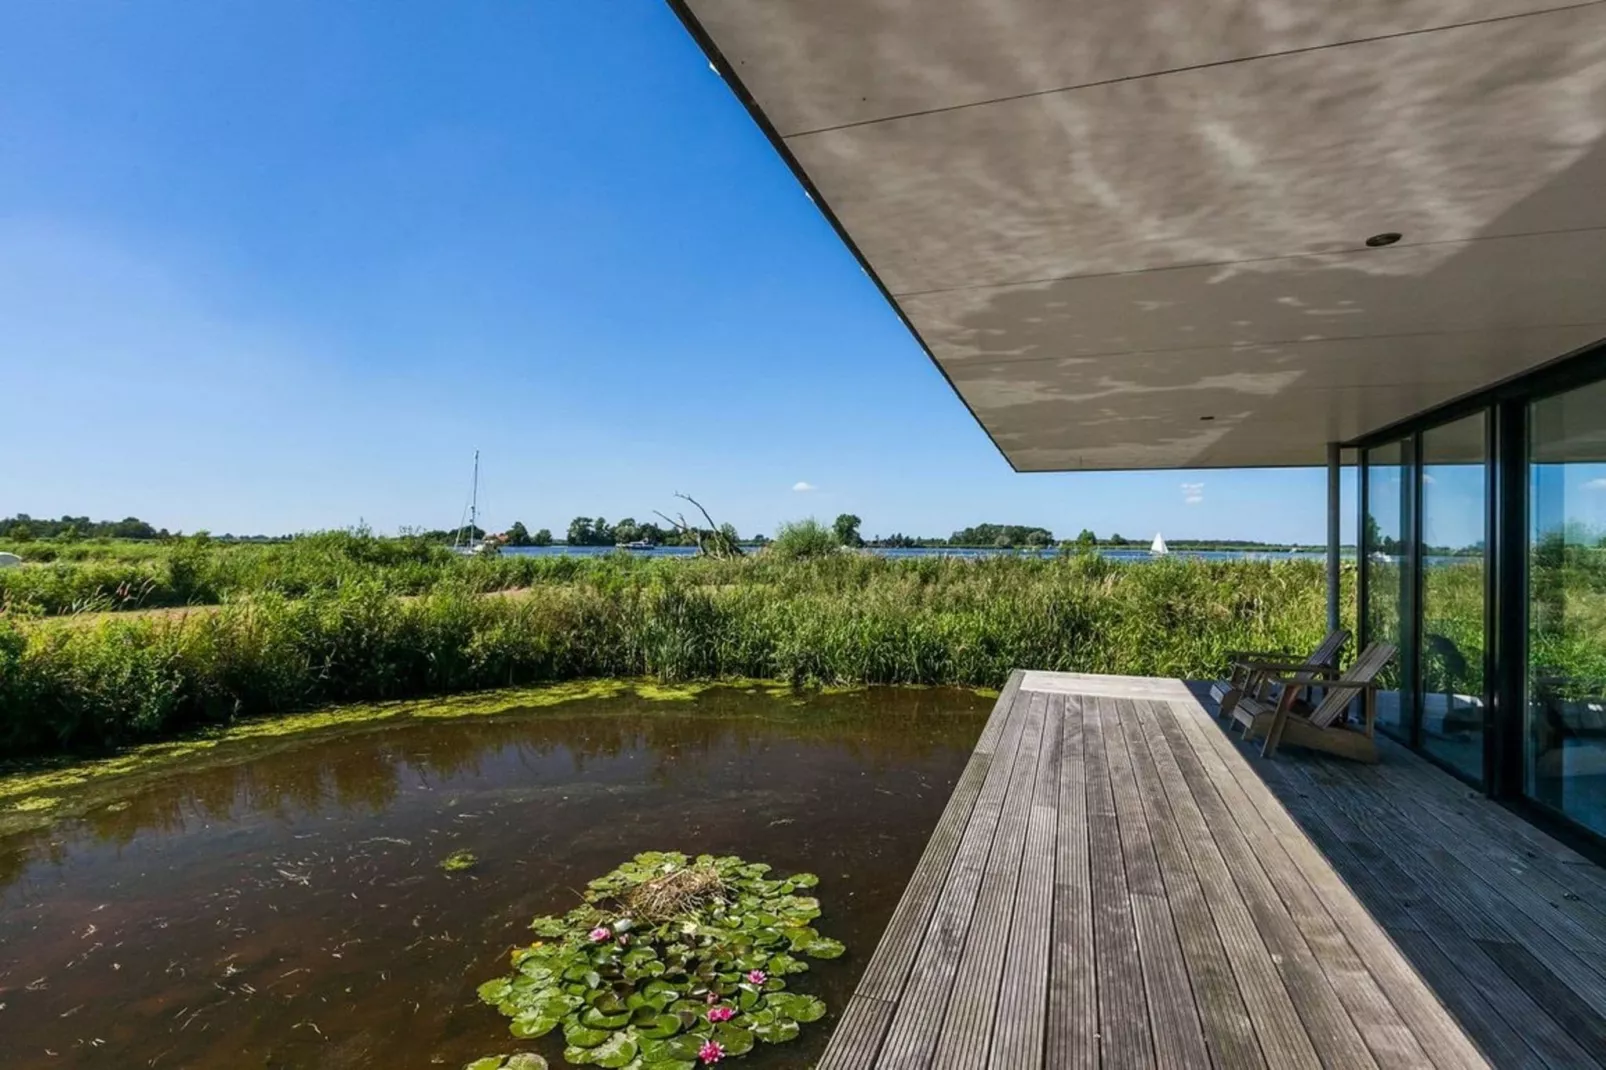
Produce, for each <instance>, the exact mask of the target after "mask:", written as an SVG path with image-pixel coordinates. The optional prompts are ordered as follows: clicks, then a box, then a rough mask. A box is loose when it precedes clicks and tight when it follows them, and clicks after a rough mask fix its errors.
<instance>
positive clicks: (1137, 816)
mask: <svg viewBox="0 0 1606 1070" xmlns="http://www.w3.org/2000/svg"><path fill="white" fill-rule="evenodd" d="M1135 701H1136V700H1134V699H1116V700H1115V701H1113V702H1105V703H1101V705H1100V724H1101V728H1102V730H1103V736H1104V751H1105V757H1106V758H1107V760H1108V763H1109V768H1110V786H1111V788H1112V791H1113V794H1114V797H1115V812H1116V818H1117V820H1118V822H1119V824H1120V827H1121V853H1122V858H1123V861H1124V862H1125V865H1126V875H1127V886H1128V888H1129V889H1130V891H1131V894H1132V917H1133V921H1134V922H1135V924H1136V928H1137V937H1138V963H1139V967H1140V970H1141V972H1142V975H1143V989H1144V992H1145V993H1146V994H1147V996H1148V1002H1149V1023H1150V1026H1151V1030H1150V1031H1151V1033H1152V1036H1153V1039H1154V1054H1155V1058H1156V1059H1157V1060H1158V1061H1159V1064H1160V1065H1161V1066H1164V1067H1207V1066H1209V1065H1210V1056H1209V1053H1208V1051H1207V1050H1206V1047H1205V1042H1204V1033H1203V1031H1202V1029H1201V1028H1200V1025H1199V1015H1198V1008H1197V1007H1196V1005H1195V1002H1194V996H1193V985H1192V983H1191V981H1190V980H1189V978H1188V971H1187V966H1186V964H1185V962H1184V959H1183V957H1182V945H1181V942H1180V940H1179V938H1178V936H1177V931H1176V924H1175V922H1174V921H1173V919H1172V916H1171V906H1170V903H1169V901H1168V900H1167V898H1166V886H1165V882H1164V880H1162V879H1161V875H1160V863H1159V860H1158V858H1157V857H1156V854H1155V848H1154V832H1153V831H1152V830H1151V829H1150V827H1149V819H1148V814H1147V811H1146V810H1145V809H1144V806H1143V799H1142V795H1141V794H1140V793H1139V791H1138V783H1137V774H1136V772H1135V771H1134V769H1133V765H1132V756H1131V754H1130V753H1129V751H1128V749H1127V741H1126V728H1125V726H1126V725H1127V724H1128V723H1136V721H1137V709H1136V706H1135V705H1134V702H1135Z"/></svg>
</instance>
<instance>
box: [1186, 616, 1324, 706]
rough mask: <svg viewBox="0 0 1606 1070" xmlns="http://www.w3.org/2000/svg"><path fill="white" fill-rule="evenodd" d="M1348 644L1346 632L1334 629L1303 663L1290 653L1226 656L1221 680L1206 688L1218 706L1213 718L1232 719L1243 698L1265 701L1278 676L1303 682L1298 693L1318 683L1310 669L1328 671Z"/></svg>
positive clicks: (1238, 652)
mask: <svg viewBox="0 0 1606 1070" xmlns="http://www.w3.org/2000/svg"><path fill="white" fill-rule="evenodd" d="M1348 642H1349V631H1348V630H1346V629H1344V628H1337V629H1335V630H1333V631H1332V632H1330V633H1328V636H1327V638H1326V639H1323V640H1322V641H1321V645H1319V646H1318V647H1317V648H1316V649H1315V650H1312V651H1311V652H1310V654H1309V655H1308V656H1307V657H1306V658H1305V660H1304V661H1299V660H1297V659H1296V656H1295V655H1293V654H1278V653H1270V654H1268V653H1250V652H1246V651H1234V652H1233V653H1232V654H1231V655H1229V656H1230V657H1231V659H1232V668H1231V669H1230V670H1229V671H1228V674H1227V677H1226V679H1224V680H1217V681H1216V682H1215V683H1214V684H1212V685H1210V697H1211V698H1213V699H1215V700H1216V702H1217V703H1218V704H1219V706H1218V709H1217V711H1216V716H1217V717H1230V716H1232V711H1233V707H1235V706H1237V705H1238V700H1239V699H1240V698H1242V697H1244V696H1245V695H1249V696H1251V697H1253V698H1257V699H1260V700H1261V701H1263V702H1264V701H1268V700H1270V698H1271V697H1272V696H1271V695H1270V694H1269V693H1268V692H1269V690H1270V687H1271V683H1270V681H1271V680H1272V679H1274V678H1276V677H1277V676H1279V675H1280V674H1283V673H1292V674H1294V678H1295V679H1303V683H1301V685H1300V690H1303V689H1305V688H1306V687H1308V686H1309V685H1310V684H1312V683H1316V682H1318V677H1319V675H1320V674H1319V673H1317V672H1316V671H1314V670H1319V669H1331V668H1333V667H1335V666H1336V665H1337V664H1338V655H1339V654H1340V653H1341V652H1343V650H1344V644H1345V643H1348Z"/></svg>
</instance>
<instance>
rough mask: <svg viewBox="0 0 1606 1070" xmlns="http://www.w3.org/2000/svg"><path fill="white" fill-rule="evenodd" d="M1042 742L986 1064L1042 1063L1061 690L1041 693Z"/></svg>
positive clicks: (1022, 1069) (1028, 1069)
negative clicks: (1043, 704) (998, 1010)
mask: <svg viewBox="0 0 1606 1070" xmlns="http://www.w3.org/2000/svg"><path fill="white" fill-rule="evenodd" d="M1043 697H1044V699H1045V701H1046V703H1047V705H1046V709H1045V717H1044V721H1043V743H1042V750H1041V751H1040V752H1039V757H1038V761H1037V782H1036V784H1034V785H1033V788H1032V808H1031V816H1030V817H1029V818H1028V820H1027V824H1026V850H1025V855H1024V856H1023V857H1022V859H1021V872H1020V883H1019V885H1018V886H1017V888H1016V891H1015V909H1014V920H1013V923H1012V924H1011V926H1010V929H1009V934H1010V935H1009V941H1008V954H1007V957H1006V959H1005V962H1004V984H1003V991H1002V993H1001V994H1000V997H999V999H1000V1002H999V1006H1000V1008H1002V1009H1003V1011H1004V1013H1003V1014H1002V1015H1001V1016H1000V1020H999V1022H998V1025H997V1028H996V1030H995V1031H994V1038H993V1044H992V1051H991V1054H990V1056H989V1058H988V1066H990V1067H994V1068H996V1070H1035V1068H1038V1067H1041V1066H1043V1065H1044V1064H1043V1059H1044V1052H1045V1048H1046V1043H1045V1041H1046V1033H1047V1014H1048V970H1047V969H1045V966H1046V965H1047V963H1048V962H1049V961H1050V958H1049V953H1050V947H1051V944H1052V937H1053V932H1054V885H1055V881H1054V862H1055V839H1056V835H1057V832H1058V824H1059V789H1060V762H1061V757H1062V754H1063V750H1064V720H1065V696H1064V695H1045V696H1043Z"/></svg>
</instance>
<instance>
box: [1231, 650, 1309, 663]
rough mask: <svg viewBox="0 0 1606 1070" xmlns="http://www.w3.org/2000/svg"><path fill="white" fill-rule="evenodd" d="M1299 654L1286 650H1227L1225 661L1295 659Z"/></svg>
mask: <svg viewBox="0 0 1606 1070" xmlns="http://www.w3.org/2000/svg"><path fill="white" fill-rule="evenodd" d="M1297 660H1299V655H1298V654H1296V653H1293V652H1292V651H1288V650H1229V651H1227V662H1228V664H1233V663H1236V662H1240V661H1297Z"/></svg>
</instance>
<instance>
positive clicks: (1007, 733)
mask: <svg viewBox="0 0 1606 1070" xmlns="http://www.w3.org/2000/svg"><path fill="white" fill-rule="evenodd" d="M1024 694H1025V692H1019V691H1018V692H1017V693H1016V694H1015V695H1014V700H1013V701H1012V702H1011V703H1010V706H1009V711H1010V712H1009V714H1008V720H1007V722H1006V724H1005V726H1004V730H1003V732H1002V734H1001V735H1000V737H999V743H998V749H997V751H996V752H995V753H994V755H993V761H992V765H991V767H990V768H989V769H988V770H987V779H986V781H985V782H984V783H983V784H982V789H981V793H980V794H979V795H978V796H977V798H976V805H975V807H974V808H972V810H971V815H970V820H969V821H968V822H967V823H966V825H965V831H964V834H963V836H962V837H961V838H960V841H959V847H958V849H957V850H956V851H955V853H954V860H953V864H952V865H951V866H950V867H949V869H948V877H947V880H946V882H945V883H944V884H943V886H942V891H941V893H940V895H939V896H938V899H937V905H936V908H935V909H934V910H933V911H932V914H931V921H930V923H929V924H928V925H927V927H926V931H925V935H924V938H923V939H922V941H921V943H920V946H919V948H918V949H917V950H916V953H915V960H914V964H913V965H912V966H911V967H910V971H909V979H908V982H907V983H906V984H905V986H904V989H903V992H902V993H901V994H900V995H899V996H898V998H897V1001H896V1002H897V1007H896V1009H895V1010H894V1012H893V1016H892V1021H891V1023H890V1024H889V1025H888V1027H887V1032H886V1037H885V1040H884V1042H883V1043H882V1046H881V1049H880V1051H879V1053H878V1054H877V1057H876V1064H875V1065H876V1066H878V1067H890V1068H898V1070H903V1068H908V1070H924V1068H925V1067H926V1066H928V1065H929V1064H930V1061H931V1055H932V1052H933V1051H934V1050H935V1049H936V1046H937V1038H938V1030H939V1028H940V1026H941V1025H942V1019H943V1016H944V1014H945V1013H946V1012H947V1009H948V999H949V996H950V995H951V994H952V992H953V982H954V974H955V972H956V971H957V970H958V968H959V955H960V952H961V950H962V949H963V947H964V941H965V936H966V934H967V933H968V932H969V929H970V919H971V914H972V912H973V911H974V909H975V906H976V894H977V892H978V891H979V890H980V888H981V879H982V873H983V871H984V870H985V868H986V865H987V856H988V854H989V853H990V852H991V850H992V844H993V837H994V834H995V833H996V831H997V828H998V820H999V817H1000V816H1001V815H1002V813H1003V806H1004V793H1005V791H1006V790H1007V789H1008V787H1009V782H1010V779H1011V776H1012V774H1013V772H1014V767H1015V761H1016V753H1017V750H1018V747H1019V742H1020V736H1021V729H1022V727H1023V726H1024V725H1025V723H1026V718H1025V717H1022V716H1019V714H1020V712H1021V711H1022V708H1023V707H1024V706H1025V705H1026V703H1025V702H1024V701H1023V698H1022V696H1023V695H1024ZM833 1054H834V1048H833V1047H829V1046H828V1047H827V1050H826V1056H827V1057H828V1058H829V1057H831V1056H832V1055H833ZM821 1065H822V1067H824V1068H825V1070H831V1064H830V1063H829V1062H828V1061H822V1063H821Z"/></svg>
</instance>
